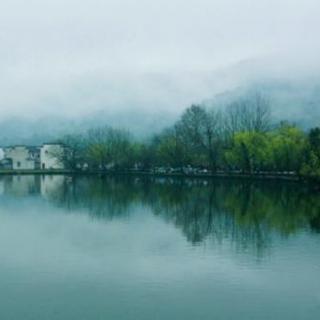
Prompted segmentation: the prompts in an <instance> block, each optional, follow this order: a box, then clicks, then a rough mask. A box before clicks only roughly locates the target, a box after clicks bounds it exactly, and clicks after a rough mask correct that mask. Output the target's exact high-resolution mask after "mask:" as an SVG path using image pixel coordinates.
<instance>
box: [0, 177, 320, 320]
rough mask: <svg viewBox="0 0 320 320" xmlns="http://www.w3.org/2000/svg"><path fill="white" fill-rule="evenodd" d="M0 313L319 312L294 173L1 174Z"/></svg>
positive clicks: (319, 233) (316, 255) (310, 240)
mask: <svg viewBox="0 0 320 320" xmlns="http://www.w3.org/2000/svg"><path fill="white" fill-rule="evenodd" d="M0 285H1V287H0V319H3V320H11V319H12V320H15V319H19V320H20V319H23V320H28V319H32V320H37V319H41V320H45V319H50V320H51V319H59V320H60V319H66V320H73V319H76V320H81V319H85V320H87V319H93V320H99V319H125V320H127V319H137V320H143V319H147V320H150V319H178V320H179V319H181V320H186V319H192V320H199V319H210V320H211V319H245V320H248V319H254V320H256V319H290V320H292V319H299V320H300V319H303V320H307V319H319V318H320V196H319V195H318V194H313V193H310V192H307V191H306V190H303V189H302V188H300V187H299V186H298V185H296V184H279V183H270V182H269V183H266V182H265V183H254V184H253V183H248V182H246V183H245V182H236V181H214V182H210V181H203V180H201V181H199V180H198V181H197V180H192V181H191V180H186V181H183V180H165V179H155V180H150V179H149V180H143V179H137V178H131V179H129V178H117V179H116V178H85V177H80V178H77V179H71V178H68V177H63V176H43V177H41V176H22V177H17V176H11V177H10V176H8V177H0Z"/></svg>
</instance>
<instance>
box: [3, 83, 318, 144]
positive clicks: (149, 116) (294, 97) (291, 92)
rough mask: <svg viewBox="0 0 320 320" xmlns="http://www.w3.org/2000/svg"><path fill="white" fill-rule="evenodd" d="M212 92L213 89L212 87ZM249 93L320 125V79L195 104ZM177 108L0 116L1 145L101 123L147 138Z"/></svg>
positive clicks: (278, 115)
mask: <svg viewBox="0 0 320 320" xmlns="http://www.w3.org/2000/svg"><path fill="white" fill-rule="evenodd" d="M212 92H215V91H214V88H213V89H212ZM250 92H260V93H262V94H263V95H264V96H265V97H268V99H269V100H270V105H271V109H272V114H273V118H274V119H275V120H276V121H281V120H287V121H291V122H294V123H295V124H297V125H298V126H299V127H301V128H303V129H308V128H311V127H316V126H319V125H320V78H319V79H314V78H313V79H310V78H309V79H308V80H303V81H302V80H295V79H293V80H290V81H289V80H279V79H271V78H269V79H268V80H264V81H261V80H259V81H251V83H250V84H247V85H243V86H238V87H236V88H233V89H231V90H229V91H228V90H225V91H223V92H221V93H220V94H216V95H214V94H213V95H212V97H207V99H205V98H206V97H204V100H203V101H194V103H200V104H201V103H203V104H205V105H206V106H208V107H209V108H211V107H212V108H215V107H221V106H223V105H227V104H228V103H230V102H232V101H234V100H237V99H238V98H239V97H244V96H246V95H248V94H250ZM177 107H178V108H177V110H175V111H172V112H169V111H168V110H166V111H163V110H160V109H155V108H153V107H152V106H150V108H149V109H146V108H145V109H144V110H142V109H139V107H128V109H127V110H123V109H122V110H121V111H117V109H116V108H109V107H108V106H106V107H104V108H102V110H101V111H98V112H97V111H95V112H92V113H89V115H86V116H83V115H82V116H80V115H75V116H74V117H73V118H71V117H64V116H63V114H61V115H56V116H50V117H40V118H37V119H33V120H31V119H28V118H24V117H14V118H4V119H0V127H1V132H2V134H1V135H0V145H1V146H5V145H11V144H31V145H32V144H41V143H43V142H46V141H51V140H55V139H57V137H60V136H62V135H64V134H69V133H79V132H84V131H86V130H87V129H89V128H92V127H99V126H104V125H108V126H112V127H116V128H122V129H126V130H129V131H130V132H131V133H132V134H133V135H134V136H135V137H137V138H145V137H150V136H152V135H153V134H154V133H158V132H160V131H161V130H163V129H164V128H165V127H169V126H171V125H172V124H173V123H174V122H175V121H176V120H177V119H178V118H179V116H180V114H181V106H177ZM187 107H188V106H187V105H186V106H185V108H187ZM111 110H112V111H111ZM179 110H180V111H179Z"/></svg>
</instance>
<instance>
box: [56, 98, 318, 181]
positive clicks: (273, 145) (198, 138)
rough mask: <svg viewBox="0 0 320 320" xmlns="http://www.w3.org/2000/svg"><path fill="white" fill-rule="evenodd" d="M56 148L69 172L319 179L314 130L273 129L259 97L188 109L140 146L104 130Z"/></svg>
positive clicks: (268, 109)
mask: <svg viewBox="0 0 320 320" xmlns="http://www.w3.org/2000/svg"><path fill="white" fill-rule="evenodd" d="M141 122H143V119H141ZM60 142H62V143H63V144H64V145H65V146H66V147H67V149H66V150H67V152H64V153H63V155H60V156H61V161H63V163H64V164H65V166H66V167H67V168H70V169H77V168H78V169H79V168H81V169H83V168H87V169H100V170H111V169H112V170H124V169H133V168H136V169H139V170H156V168H157V170H158V169H159V168H162V169H164V170H168V169H170V170H174V171H177V172H179V171H181V172H185V173H186V172H191V171H190V170H192V168H198V169H203V170H208V172H211V173H217V172H227V173H228V172H238V173H245V174H257V173H288V174H299V175H303V176H308V177H312V178H315V179H318V178H320V128H314V129H311V130H310V131H309V132H305V131H303V130H302V129H300V128H299V127H298V126H296V125H294V124H291V123H289V122H285V121H282V122H280V123H275V121H274V120H273V118H272V114H271V106H270V101H269V100H268V98H267V97H265V96H263V95H262V94H259V93H256V94H252V95H248V96H246V97H243V98H239V99H238V100H236V101H233V102H232V103H230V104H229V105H227V106H225V107H224V108H214V109H213V108H211V109H209V108H206V107H205V106H201V105H192V106H190V107H189V108H187V109H186V110H185V111H184V113H183V114H182V115H181V117H180V119H179V120H178V121H177V122H176V123H175V124H174V125H173V126H172V127H170V128H167V129H165V130H164V131H163V132H161V133H159V134H157V135H155V136H152V137H146V139H145V140H144V141H143V142H141V141H136V140H135V139H134V138H133V137H132V135H131V134H130V133H129V132H128V131H126V130H120V129H114V128H110V127H102V128H95V129H91V130H89V131H88V132H86V133H85V134H81V135H80V134H79V135H68V136H65V137H63V139H61V141H60ZM188 170H189V171H188Z"/></svg>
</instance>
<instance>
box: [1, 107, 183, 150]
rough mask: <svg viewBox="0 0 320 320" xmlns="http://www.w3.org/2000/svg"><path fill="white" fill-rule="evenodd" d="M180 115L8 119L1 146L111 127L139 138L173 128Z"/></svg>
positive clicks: (97, 114)
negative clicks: (106, 126) (166, 128)
mask: <svg viewBox="0 0 320 320" xmlns="http://www.w3.org/2000/svg"><path fill="white" fill-rule="evenodd" d="M177 116H178V115H177V114H174V115H173V114H172V113H170V112H160V111H152V112H151V111H141V110H128V111H122V112H117V111H113V112H109V111H99V112H94V113H91V114H89V115H87V116H81V117H79V116H76V117H74V118H69V117H68V118H66V117H63V116H54V117H42V118H38V119H28V118H23V117H14V118H7V119H3V120H2V121H0V127H1V132H2V134H1V135H0V145H1V146H6V145H13V144H27V145H39V144H42V143H43V142H48V141H52V140H56V139H57V138H60V137H61V136H63V135H65V134H74V133H82V132H85V131H87V130H88V129H90V128H94V127H100V126H105V125H108V126H112V127H115V128H121V129H125V130H128V131H130V132H131V133H133V135H134V136H135V137H137V138H138V139H140V138H144V137H146V136H150V135H152V134H155V133H157V132H159V131H161V130H163V128H164V127H166V126H170V125H172V123H173V122H174V121H175V120H176V119H177Z"/></svg>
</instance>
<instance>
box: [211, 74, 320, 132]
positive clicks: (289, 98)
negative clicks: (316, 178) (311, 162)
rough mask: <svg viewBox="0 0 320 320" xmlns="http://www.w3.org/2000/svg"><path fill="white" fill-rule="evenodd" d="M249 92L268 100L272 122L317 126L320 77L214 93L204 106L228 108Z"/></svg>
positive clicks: (319, 103) (257, 82)
mask: <svg viewBox="0 0 320 320" xmlns="http://www.w3.org/2000/svg"><path fill="white" fill-rule="evenodd" d="M252 92H259V93H262V94H263V95H264V96H265V97H267V98H268V99H269V101H270V105H271V108H272V115H273V118H274V119H275V120H276V121H281V120H287V121H290V122H293V123H295V124H297V125H298V126H299V127H301V128H303V129H309V128H311V127H316V126H319V125H320V78H318V79H308V80H303V81H301V80H294V79H293V80H290V81H289V80H279V79H268V80H264V81H256V82H254V83H251V84H250V85H246V86H239V87H238V88H236V89H233V90H230V91H225V92H223V93H221V94H218V95H216V96H215V97H214V99H209V100H207V101H205V104H206V105H208V106H212V107H219V106H221V105H228V104H229V103H231V102H233V101H235V100H237V99H238V98H243V97H245V96H246V95H250V93H252Z"/></svg>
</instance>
